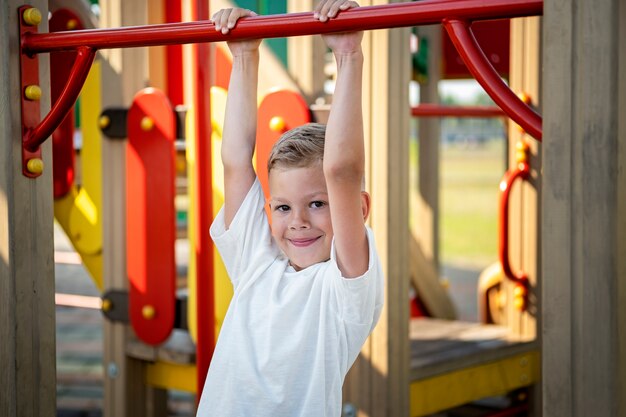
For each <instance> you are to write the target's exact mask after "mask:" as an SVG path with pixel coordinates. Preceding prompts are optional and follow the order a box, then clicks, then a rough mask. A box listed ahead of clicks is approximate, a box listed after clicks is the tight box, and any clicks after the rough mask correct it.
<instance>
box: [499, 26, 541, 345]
mask: <svg viewBox="0 0 626 417" xmlns="http://www.w3.org/2000/svg"><path fill="white" fill-rule="evenodd" d="M540 23H541V21H540V18H539V17H528V18H523V19H513V20H511V52H510V59H511V61H510V75H509V85H510V86H511V89H512V90H513V91H514V92H515V93H518V94H522V93H525V94H528V95H529V97H530V98H531V100H532V105H533V106H534V107H535V108H536V109H537V111H539V112H540V113H541V103H540V96H539V92H540V80H539V69H540V68H541V64H540V56H541V55H540V38H539V35H540ZM508 131H509V135H508V136H509V146H508V151H509V153H508V167H507V169H512V168H515V167H516V166H517V159H516V145H517V143H518V142H519V141H524V142H525V143H527V144H528V145H529V146H530V150H529V161H530V167H531V176H530V178H529V180H528V181H518V182H516V184H514V185H513V188H512V190H511V200H510V206H509V207H510V213H509V219H510V225H509V250H510V259H511V265H512V268H513V270H514V271H515V272H517V271H524V272H525V273H526V274H528V279H529V282H530V287H529V293H530V296H529V299H528V306H527V309H526V311H524V312H521V311H520V310H519V309H518V308H517V307H516V306H515V305H514V303H513V298H514V296H513V290H514V287H515V284H514V283H512V282H510V281H508V280H506V281H505V284H504V286H503V288H504V291H505V292H506V299H507V300H508V302H507V306H506V309H507V314H506V315H505V320H506V324H507V326H508V327H509V328H510V329H511V331H512V332H513V333H514V334H516V335H519V336H522V337H524V338H525V339H533V338H535V336H536V334H537V317H538V314H537V312H538V309H539V291H538V289H539V287H538V283H539V282H540V278H539V276H540V270H539V265H540V254H541V240H540V239H539V224H540V219H541V217H540V201H541V197H540V195H541V155H540V149H541V145H540V144H539V142H537V141H536V140H535V139H533V138H532V137H531V136H529V135H528V134H526V133H522V131H521V130H520V128H519V126H518V125H517V124H516V123H515V122H510V123H509V129H508Z"/></svg>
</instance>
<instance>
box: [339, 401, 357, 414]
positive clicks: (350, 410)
mask: <svg viewBox="0 0 626 417" xmlns="http://www.w3.org/2000/svg"><path fill="white" fill-rule="evenodd" d="M341 417H356V407H355V406H354V405H353V404H350V403H345V404H344V405H343V409H342V410H341Z"/></svg>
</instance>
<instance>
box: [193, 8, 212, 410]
mask: <svg viewBox="0 0 626 417" xmlns="http://www.w3.org/2000/svg"><path fill="white" fill-rule="evenodd" d="M194 8H195V16H194V18H195V19H208V17H209V2H207V1H206V0H196V1H195V2H194ZM209 46H210V45H208V44H206V43H200V44H198V45H196V46H195V48H194V58H195V62H194V72H195V79H196V85H195V89H194V94H193V98H192V99H193V107H194V109H195V126H194V128H195V135H194V140H195V150H196V164H195V172H194V175H195V184H196V189H197V195H196V199H195V200H196V216H195V218H196V238H195V243H196V247H195V248H194V250H195V256H196V312H197V313H196V314H197V316H196V323H197V334H196V336H197V343H196V381H197V387H198V390H197V396H196V399H197V401H200V395H201V394H202V389H203V387H204V381H205V379H206V375H207V373H208V372H209V364H210V363H211V358H212V357H213V350H214V347H215V339H216V337H215V298H214V291H213V287H214V276H213V242H212V241H211V236H210V235H209V228H210V227H211V221H212V219H213V179H212V164H211V107H210V104H211V102H210V95H209V91H210V90H211V78H210V76H209V75H210V72H209V71H210V68H211V66H210V65H209V55H210V54H209Z"/></svg>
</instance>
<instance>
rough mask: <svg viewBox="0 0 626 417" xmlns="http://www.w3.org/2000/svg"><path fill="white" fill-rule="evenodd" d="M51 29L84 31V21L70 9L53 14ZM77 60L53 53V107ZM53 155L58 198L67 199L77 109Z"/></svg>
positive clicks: (59, 133) (57, 137) (55, 139)
mask: <svg viewBox="0 0 626 417" xmlns="http://www.w3.org/2000/svg"><path fill="white" fill-rule="evenodd" d="M48 25H49V29H50V32H61V31H65V30H68V29H72V30H73V29H84V27H83V24H82V22H81V21H80V18H79V17H78V16H77V15H76V14H75V13H74V12H72V11H71V10H68V9H59V10H57V11H55V12H54V13H52V17H51V18H50V21H49V22H48ZM75 60H76V51H67V52H52V53H50V98H51V100H52V103H53V104H54V103H56V101H57V100H58V99H59V96H60V95H61V92H62V91H63V87H64V86H65V84H66V83H67V80H68V78H69V75H70V72H71V71H72V65H73V63H74V61H75ZM52 154H53V155H54V158H53V163H52V170H53V180H54V198H59V197H63V196H64V195H66V194H67V193H68V192H69V191H70V188H71V186H72V184H73V183H74V108H71V109H70V111H69V112H68V113H67V116H66V117H65V118H64V119H63V121H62V122H61V124H60V125H59V127H57V128H56V130H55V131H54V133H52Z"/></svg>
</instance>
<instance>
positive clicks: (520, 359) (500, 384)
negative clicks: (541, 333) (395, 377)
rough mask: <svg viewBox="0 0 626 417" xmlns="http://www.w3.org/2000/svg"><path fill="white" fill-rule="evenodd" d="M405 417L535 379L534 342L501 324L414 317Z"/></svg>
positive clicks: (536, 355)
mask: <svg viewBox="0 0 626 417" xmlns="http://www.w3.org/2000/svg"><path fill="white" fill-rule="evenodd" d="M409 332H410V333H409V334H410V343H411V387H410V392H411V414H410V415H411V416H423V415H428V414H431V413H435V412H438V411H441V410H446V409H449V408H452V407H455V406H458V405H461V404H466V403H468V402H471V401H475V400H478V399H481V398H485V397H490V396H496V395H502V394H505V393H507V392H510V391H512V390H515V389H518V388H521V387H524V386H529V385H532V384H534V383H535V382H537V381H538V380H539V376H540V355H539V348H538V344H537V343H536V342H535V341H533V340H524V339H520V338H516V337H514V336H511V335H510V331H509V330H508V329H507V328H506V327H503V326H495V325H484V324H480V323H467V322H460V321H448V320H439V319H414V320H411V323H410V326H409Z"/></svg>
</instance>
